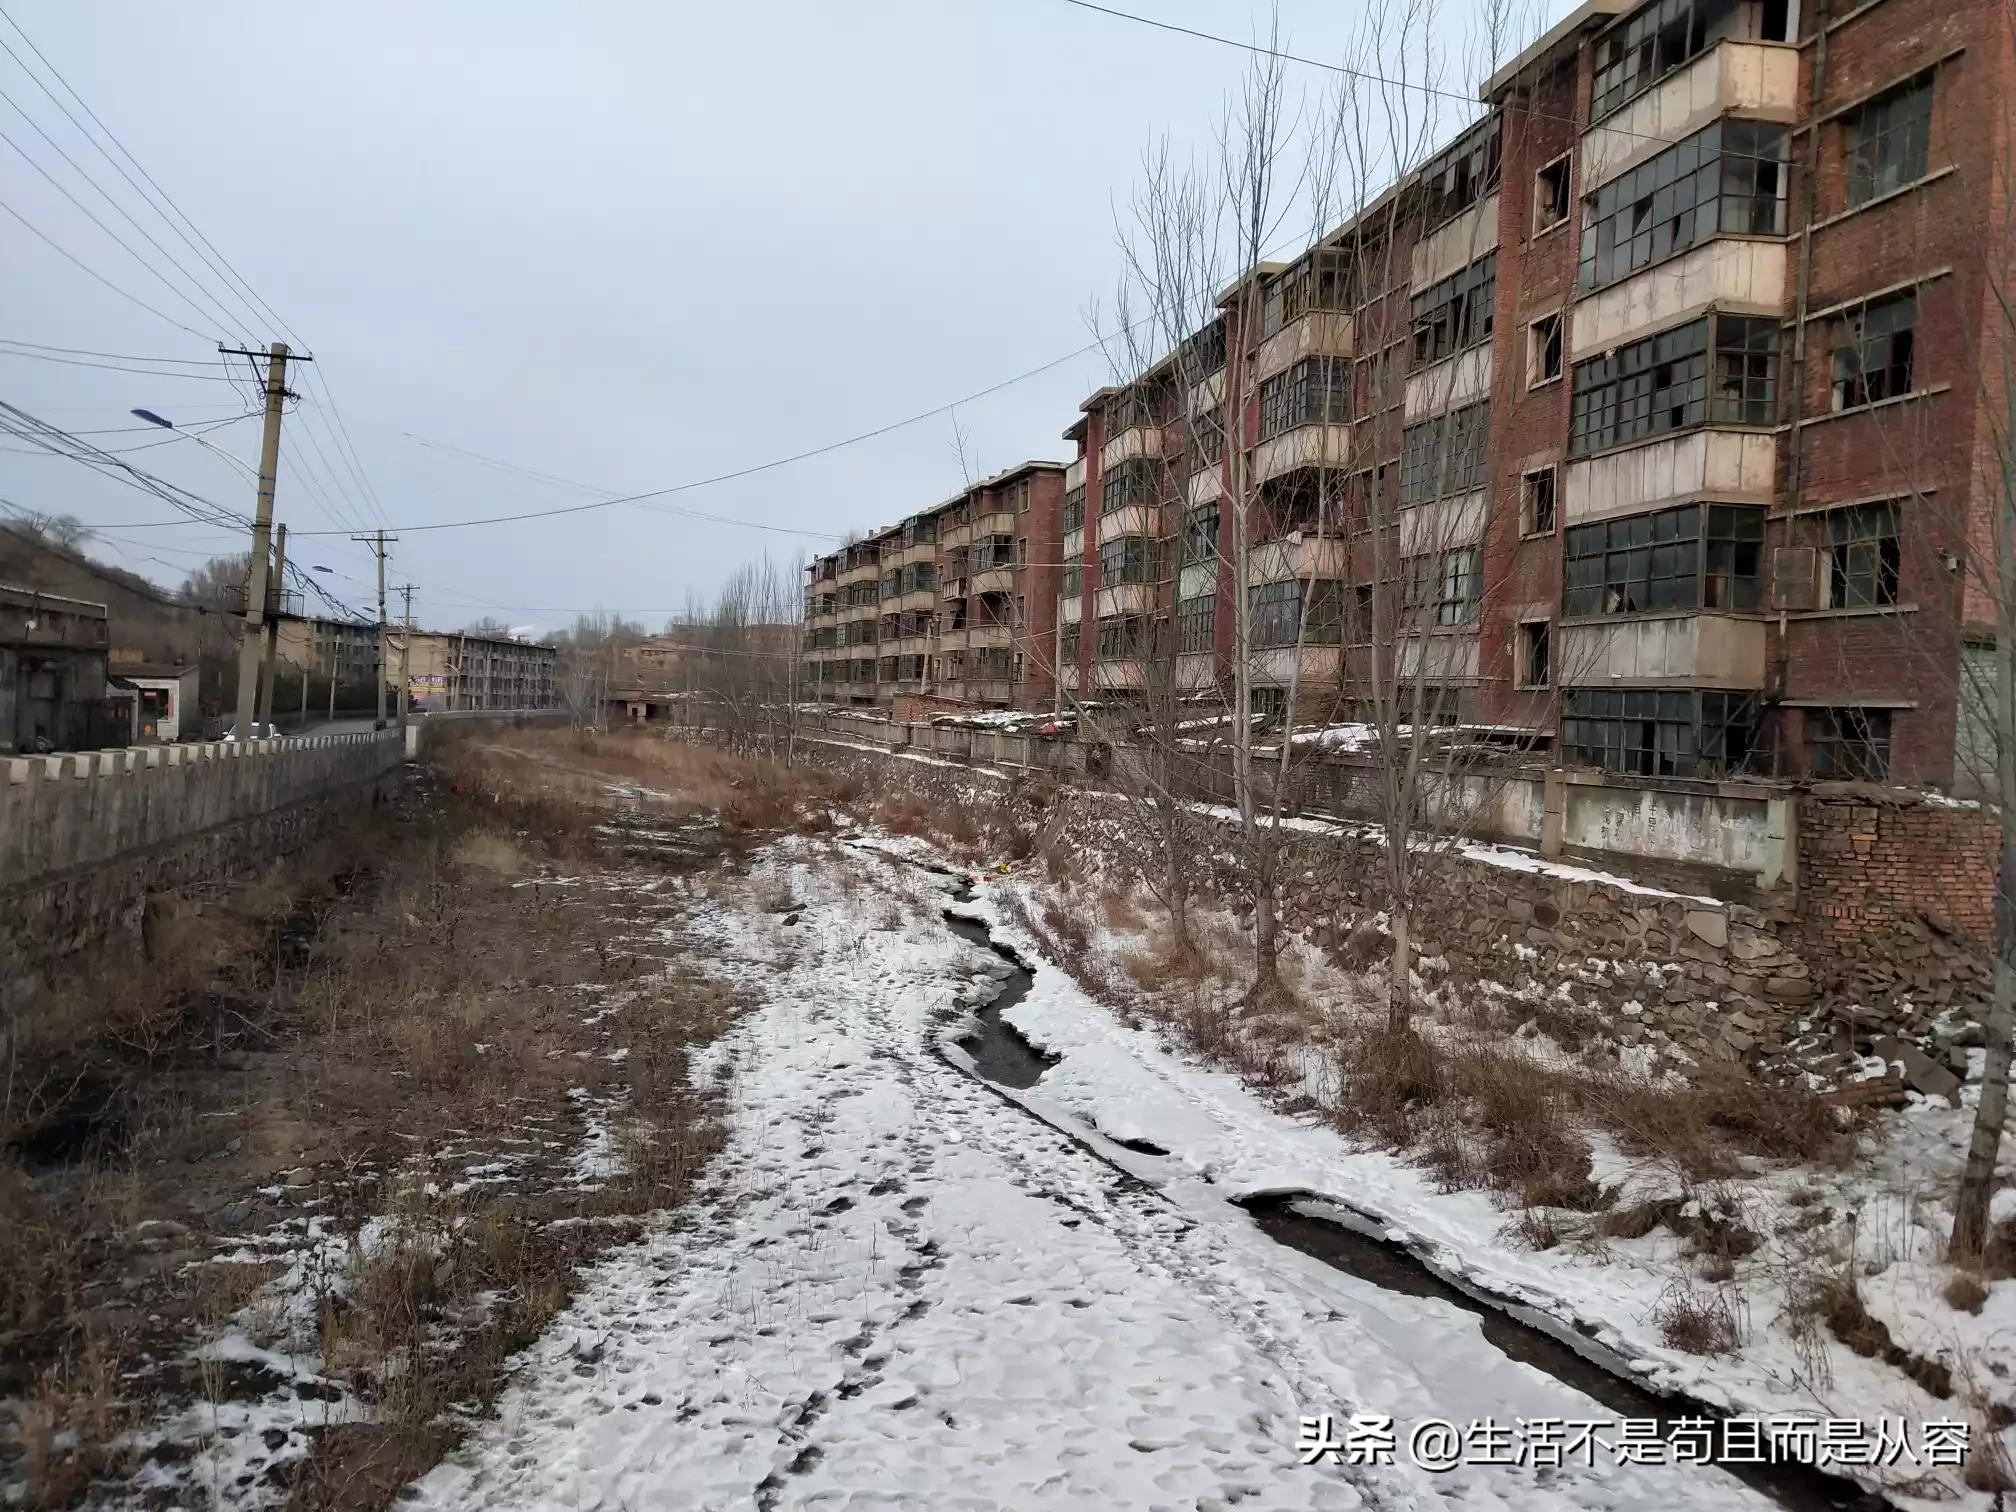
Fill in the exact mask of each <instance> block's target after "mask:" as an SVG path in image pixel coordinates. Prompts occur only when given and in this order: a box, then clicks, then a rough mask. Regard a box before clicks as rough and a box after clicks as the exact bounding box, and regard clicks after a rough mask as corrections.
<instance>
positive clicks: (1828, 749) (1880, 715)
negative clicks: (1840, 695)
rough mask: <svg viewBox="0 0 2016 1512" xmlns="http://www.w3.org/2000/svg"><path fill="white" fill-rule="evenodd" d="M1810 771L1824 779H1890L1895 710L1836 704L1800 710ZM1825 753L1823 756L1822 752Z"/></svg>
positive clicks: (1872, 706)
mask: <svg viewBox="0 0 2016 1512" xmlns="http://www.w3.org/2000/svg"><path fill="white" fill-rule="evenodd" d="M1801 714H1802V719H1801V723H1802V724H1803V725H1804V729H1803V731H1802V734H1803V735H1804V737H1805V747H1806V771H1807V775H1808V776H1811V777H1813V778H1815V779H1816V780H1818V781H1821V782H1888V781H1889V780H1890V764H1891V760H1892V755H1893V750H1894V744H1893V743H1894V742H1895V740H1896V736H1897V724H1896V711H1895V710H1894V709H1891V708H1888V707H1885V706H1881V705H1868V704H1836V705H1830V706H1828V707H1826V708H1807V709H1804V710H1802V711H1801ZM1823 752H1824V753H1826V755H1825V757H1824V759H1823V756H1822V753H1823Z"/></svg>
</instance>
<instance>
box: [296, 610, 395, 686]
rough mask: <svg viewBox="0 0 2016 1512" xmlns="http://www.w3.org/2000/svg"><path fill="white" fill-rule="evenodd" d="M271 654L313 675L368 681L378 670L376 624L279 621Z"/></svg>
mask: <svg viewBox="0 0 2016 1512" xmlns="http://www.w3.org/2000/svg"><path fill="white" fill-rule="evenodd" d="M274 635H275V641H274V653H273V654H274V656H275V657H276V658H277V659H278V660H280V661H283V662H285V663H287V664H288V665H289V666H293V667H298V668H300V669H301V670H302V671H304V672H307V673H310V674H312V675H314V676H316V677H330V676H333V677H334V678H335V679H336V680H337V681H338V682H342V683H357V682H361V683H367V684H368V683H369V682H370V681H371V680H372V678H374V677H375V676H377V673H378V627H377V625H375V624H371V623H368V622H366V621H364V620H339V619H295V618H288V619H283V620H281V621H279V624H278V628H277V629H276V630H275V632H274Z"/></svg>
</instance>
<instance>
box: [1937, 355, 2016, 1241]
mask: <svg viewBox="0 0 2016 1512" xmlns="http://www.w3.org/2000/svg"><path fill="white" fill-rule="evenodd" d="M2007 400H2008V403H2009V405H2010V406H2011V414H2010V418H2011V419H2012V420H2016V389H2012V390H2011V391H2010V392H2009V394H2008V396H2007ZM2004 435H2005V437H2008V436H2009V433H2008V432H2006V431H2005V432H2004ZM2001 462H2002V477H2001V480H2000V482H2001V489H2002V498H2001V501H2000V503H2001V508H2000V510H1999V519H1998V521H1997V529H1996V532H1995V556H1994V563H1995V587H1996V605H1995V609H1996V620H1997V623H1996V626H1995V710H1994V735H1995V788H1996V791H1995V794H1994V797H1995V801H1996V803H1997V804H1998V805H1999V806H2000V813H2001V841H2002V856H2001V863H2000V865H1999V867H1998V868H1997V874H1996V878H1995V884H1996V885H1995V999H1994V1002H1993V1004H1992V1005H1991V1007H1990V1009H1989V1014H1988V1056H1987V1060H1986V1062H1985V1064H1984V1065H1983V1067H1982V1073H1981V1103H1980V1106H1979V1107H1978V1108H1977V1109H1976V1110H1975V1113H1974V1132H1973V1135H1972V1136H1971V1137H1970V1138H1969V1140H1968V1142H1967V1164H1966V1165H1965V1166H1964V1167H1963V1168H1962V1170H1961V1173H1960V1190H1959V1191H1958V1193H1956V1194H1955V1196H1954V1200H1953V1237H1952V1239H1951V1240H1950V1241H1949V1242H1948V1246H1947V1250H1948V1254H1949V1255H1950V1256H1951V1257H1953V1258H1956V1259H1970V1258H1972V1257H1974V1256H1976V1255H1979V1254H1980V1253H1981V1247H1982V1245H1983V1244H1984V1243H1985V1242H1986V1240H1987V1237H1988V1199H1989V1196H1990V1195H1991V1194H1992V1192H1993V1190H1994V1186H1995V1161H1996V1157H1997V1156H1999V1155H2000V1154H2001V1152H2002V1124H2003V1120H2004V1119H2005V1117H2006V1116H2007V1114H2008V1111H2009V1061H2010V1054H2011V1049H2012V1046H2011V1044H2010V1037H2011V1035H2012V1034H2016V438H2012V439H2005V441H2004V443H2003V454H2002V459H2001Z"/></svg>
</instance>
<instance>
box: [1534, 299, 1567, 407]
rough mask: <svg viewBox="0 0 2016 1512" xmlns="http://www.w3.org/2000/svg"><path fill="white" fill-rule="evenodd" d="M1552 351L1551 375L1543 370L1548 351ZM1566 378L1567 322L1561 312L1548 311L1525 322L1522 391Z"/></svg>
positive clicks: (1545, 366) (1545, 365)
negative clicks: (1523, 387)
mask: <svg viewBox="0 0 2016 1512" xmlns="http://www.w3.org/2000/svg"><path fill="white" fill-rule="evenodd" d="M1549 347H1551V348H1552V349H1553V357H1554V367H1553V371H1552V372H1549V371H1548V370H1547V355H1548V348H1549ZM1567 376H1568V320H1567V315H1566V313H1565V312H1564V311H1561V310H1550V311H1548V312H1547V313H1546V314H1544V315H1536V316H1534V317H1533V318H1532V319H1531V320H1529V321H1527V322H1526V387H1527V388H1528V389H1537V388H1542V387H1544V386H1545V385H1547V384H1550V383H1559V382H1560V381H1561V380H1562V379H1563V378H1565V377H1567Z"/></svg>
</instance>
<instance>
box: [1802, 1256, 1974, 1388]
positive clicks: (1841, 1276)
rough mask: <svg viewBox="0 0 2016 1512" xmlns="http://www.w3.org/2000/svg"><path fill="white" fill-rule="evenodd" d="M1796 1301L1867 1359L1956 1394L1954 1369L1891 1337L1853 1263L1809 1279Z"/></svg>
mask: <svg viewBox="0 0 2016 1512" xmlns="http://www.w3.org/2000/svg"><path fill="white" fill-rule="evenodd" d="M1795 1305H1796V1306H1798V1307H1801V1308H1804V1309H1806V1310H1810V1311H1811V1312H1812V1313H1814V1314H1815V1315H1816V1316H1817V1317H1818V1318H1819V1320H1820V1321H1821V1322H1822V1323H1824V1324H1825V1325H1826V1328H1827V1331H1828V1332H1829V1333H1831V1334H1833V1335H1834V1337H1835V1338H1837V1339H1839V1340H1840V1341H1841V1342H1842V1343H1843V1344H1846V1345H1847V1346H1848V1347H1849V1348H1850V1349H1852V1350H1854V1351H1855V1353H1857V1354H1858V1355H1861V1356H1863V1357H1864V1358H1865V1359H1873V1360H1881V1361H1883V1362H1884V1363H1885V1364H1886V1365H1889V1366H1891V1367H1893V1368H1894V1369H1897V1370H1900V1371H1902V1372H1903V1373H1904V1374H1905V1375H1907V1376H1909V1377H1910V1378H1911V1379H1912V1380H1914V1381H1916V1382H1917V1383H1918V1384H1919V1385H1920V1386H1922V1387H1924V1388H1925V1390H1926V1391H1927V1392H1929V1393H1931V1394H1932V1395H1933V1396H1935V1397H1941V1398H1944V1397H1950V1396H1951V1395H1952V1394H1953V1372H1952V1370H1951V1369H1950V1368H1949V1367H1948V1366H1946V1365H1943V1364H1941V1363H1940V1362H1939V1361H1937V1360H1932V1359H1927V1358H1926V1357H1925V1356H1923V1355H1917V1354H1913V1353H1912V1352H1911V1351H1910V1350H1907V1349H1905V1348H1903V1347H1901V1346H1900V1345H1899V1344H1898V1343H1897V1342H1896V1340H1894V1339H1893V1338H1891V1336H1890V1329H1889V1326H1888V1325H1887V1324H1885V1323H1884V1322H1883V1320H1882V1319H1881V1318H1878V1317H1876V1316H1875V1315H1874V1314H1873V1313H1871V1312H1870V1311H1869V1309H1868V1306H1867V1305H1866V1304H1865V1303H1864V1302H1863V1300H1862V1291H1861V1288H1860V1287H1859V1286H1857V1285H1856V1282H1855V1271H1854V1267H1853V1266H1852V1265H1843V1266H1841V1267H1839V1268H1838V1269H1835V1270H1833V1271H1832V1272H1829V1273H1827V1274H1824V1275H1822V1276H1820V1277H1818V1278H1817V1279H1815V1280H1813V1281H1811V1282H1809V1283H1807V1285H1806V1286H1805V1287H1803V1288H1802V1289H1801V1291H1800V1293H1799V1295H1798V1296H1797V1298H1796V1300H1795Z"/></svg>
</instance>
